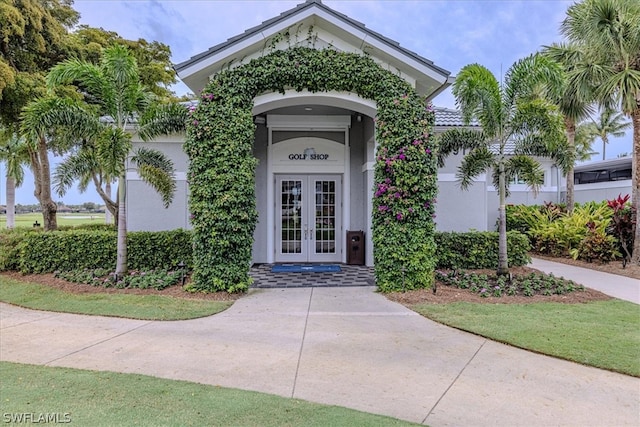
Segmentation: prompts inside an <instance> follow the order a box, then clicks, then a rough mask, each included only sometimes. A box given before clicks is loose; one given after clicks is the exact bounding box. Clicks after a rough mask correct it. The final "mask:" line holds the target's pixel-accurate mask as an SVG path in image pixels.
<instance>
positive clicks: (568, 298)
mask: <svg viewBox="0 0 640 427" xmlns="http://www.w3.org/2000/svg"><path fill="white" fill-rule="evenodd" d="M552 260H555V259H552ZM510 270H511V272H512V274H514V275H516V274H519V275H522V274H529V273H531V272H536V273H539V271H537V270H534V269H532V268H529V267H513V268H511V269H510ZM472 271H473V272H476V273H477V274H487V275H491V274H493V273H494V270H469V272H472ZM0 274H1V275H2V276H4V277H8V278H11V279H15V280H20V281H24V282H32V283H38V284H41V285H45V286H51V287H53V288H56V289H59V290H61V291H64V292H69V293H73V294H95V293H106V294H134V295H164V296H171V297H177V298H188V299H199V300H210V301H235V300H237V299H238V298H240V297H242V295H243V294H230V293H228V292H215V293H191V292H186V291H184V290H183V289H182V287H181V286H180V285H175V286H170V287H168V288H166V289H163V290H161V291H158V290H155V289H115V288H104V287H101V286H89V285H86V284H80V283H72V282H67V281H66V280H63V279H60V278H56V277H54V275H53V274H27V275H24V274H21V273H18V272H3V273H0ZM436 289H437V290H436V293H435V294H434V293H433V291H432V290H431V289H426V290H425V289H420V290H414V291H407V292H392V293H389V294H386V296H387V298H389V299H390V300H392V301H396V302H398V303H401V304H403V305H407V306H411V305H414V304H421V303H431V304H447V303H452V302H473V303H480V304H529V303H536V302H560V303H565V304H576V303H586V302H590V301H603V300H608V299H611V297H610V296H608V295H605V294H603V293H602V292H598V291H596V290H593V289H589V288H586V289H585V290H584V291H575V292H571V293H569V294H565V295H550V296H545V295H534V296H531V297H526V296H506V295H505V296H502V297H492V296H489V297H486V298H483V297H481V296H480V295H478V294H476V293H473V292H471V291H469V290H467V289H458V288H454V287H451V286H446V285H444V284H442V283H438V284H437V288H436Z"/></svg>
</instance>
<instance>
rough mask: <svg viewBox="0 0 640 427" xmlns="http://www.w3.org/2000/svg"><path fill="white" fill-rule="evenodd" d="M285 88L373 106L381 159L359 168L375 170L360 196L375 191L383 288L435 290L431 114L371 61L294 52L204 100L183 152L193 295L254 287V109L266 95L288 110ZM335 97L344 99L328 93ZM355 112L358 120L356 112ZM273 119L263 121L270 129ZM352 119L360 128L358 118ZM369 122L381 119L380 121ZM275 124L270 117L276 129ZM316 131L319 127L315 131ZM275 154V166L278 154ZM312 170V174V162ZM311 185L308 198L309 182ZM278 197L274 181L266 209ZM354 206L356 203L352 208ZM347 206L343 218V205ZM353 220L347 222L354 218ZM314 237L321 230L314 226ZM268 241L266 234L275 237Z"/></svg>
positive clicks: (228, 75) (235, 76) (226, 80)
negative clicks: (186, 162) (186, 160)
mask: <svg viewBox="0 0 640 427" xmlns="http://www.w3.org/2000/svg"><path fill="white" fill-rule="evenodd" d="M287 90H294V91H295V92H298V93H301V92H303V91H305V90H306V91H308V92H309V93H311V94H314V95H315V94H322V95H323V96H325V97H326V98H327V99H332V98H333V99H334V101H332V102H339V100H340V98H342V99H343V100H346V102H351V103H354V104H355V105H362V104H363V103H362V102H356V101H355V100H354V99H352V97H351V96H350V95H349V94H352V93H353V94H357V96H358V97H360V98H362V99H365V100H370V101H372V102H373V104H371V102H370V103H369V105H368V106H367V107H368V108H373V105H375V107H376V108H375V117H376V123H375V128H374V129H373V131H372V135H374V137H373V139H372V143H373V145H374V147H373V148H372V149H371V150H370V153H371V154H373V152H375V158H374V159H373V160H372V161H371V162H363V163H361V165H360V168H362V165H363V164H364V165H365V170H366V168H367V166H366V165H367V164H372V168H371V170H372V173H370V174H368V177H370V178H373V179H372V180H371V182H366V183H365V182H364V181H363V186H362V188H369V189H371V192H373V194H372V195H371V197H367V200H370V202H369V201H368V202H367V203H368V204H367V206H368V210H369V211H370V215H368V217H369V218H371V222H370V224H371V230H372V235H373V236H372V241H373V245H374V251H373V255H374V264H375V271H376V282H377V285H378V286H379V287H380V288H381V289H383V290H389V289H393V288H394V287H398V286H403V285H402V284H403V283H404V284H406V283H409V284H410V286H411V287H424V286H429V285H430V284H431V283H432V282H433V269H434V265H435V262H434V252H435V245H434V242H433V231H434V224H433V220H432V215H433V212H434V198H435V195H436V192H437V188H436V163H435V157H434V152H433V151H432V150H431V146H430V144H429V135H430V133H429V129H430V126H431V125H432V120H433V115H432V114H431V113H430V111H429V109H428V106H427V105H426V104H425V101H424V100H423V99H422V98H420V97H419V96H418V95H417V93H416V92H415V90H414V89H413V88H412V87H411V86H410V85H409V84H408V83H407V82H406V81H405V80H403V79H402V78H400V77H399V76H397V75H395V74H393V73H391V72H390V71H387V70H384V69H383V68H381V67H380V66H379V65H378V64H376V63H375V62H374V61H373V60H372V59H371V58H369V57H366V56H362V55H358V54H351V53H344V52H338V51H336V50H333V49H323V50H316V49H313V48H304V47H295V48H291V49H287V50H282V51H275V52H273V53H271V54H268V55H265V56H263V57H260V58H257V59H253V60H251V61H250V62H249V63H248V64H245V65H240V66H238V67H236V68H233V69H231V70H227V71H222V72H220V73H218V74H216V75H215V76H213V78H212V80H211V82H210V83H209V84H208V85H207V87H206V88H205V89H204V90H203V92H202V94H201V102H200V104H199V106H198V108H197V109H196V110H195V111H194V112H193V114H192V120H191V121H190V123H189V127H188V132H187V141H186V143H185V145H184V148H185V151H186V153H187V155H188V156H189V160H190V163H189V173H188V179H189V181H190V191H191V195H190V200H189V208H190V211H191V214H192V216H193V217H192V223H193V229H194V275H193V279H194V285H193V287H194V289H196V290H199V289H204V290H216V289H226V290H232V291H234V290H242V289H246V288H247V286H248V284H249V282H250V279H249V276H248V269H249V266H250V265H251V263H252V261H253V256H254V252H255V247H254V244H253V243H254V242H253V240H254V236H259V235H261V234H258V233H255V232H256V231H257V228H256V227H257V225H259V224H261V223H260V221H259V212H258V209H257V206H258V204H259V200H258V198H259V197H261V194H260V193H259V192H257V191H256V190H257V188H256V183H258V181H257V179H256V178H257V174H259V172H260V169H259V168H260V167H261V166H260V164H262V163H261V162H259V160H260V157H259V156H256V154H255V153H256V148H255V146H256V128H255V117H256V115H257V114H256V112H257V111H254V106H255V105H256V99H257V98H258V97H260V96H265V94H270V93H274V94H277V95H274V96H275V97H276V98H277V96H278V95H279V98H280V99H281V101H280V102H284V103H286V102H289V101H287V96H286V93H287ZM333 93H337V94H340V95H339V96H338V97H335V96H334V97H332V96H330V95H327V94H333ZM302 96H307V95H305V94H301V97H302ZM336 98H337V99H338V100H335V99H336ZM274 102H275V98H274ZM294 102H295V101H294ZM264 104H265V105H266V104H267V102H265V103H264ZM295 105H300V103H299V102H296V103H295ZM314 105H322V104H314ZM290 107H291V106H286V105H285V106H283V107H282V108H283V109H286V108H290ZM311 108H313V107H311ZM334 108H340V107H334ZM358 108H363V109H364V108H365V107H358ZM265 111H267V110H265ZM350 111H355V112H357V111H358V109H357V108H356V109H353V110H350ZM272 112H273V111H272ZM270 116H271V115H267V116H266V117H264V120H266V122H267V124H268V123H269V121H270ZM273 116H275V114H274V115H273ZM282 116H285V118H284V120H282V121H281V124H282V123H285V124H286V120H287V118H286V116H291V114H282ZM345 117H349V121H350V122H352V120H353V116H352V115H351V114H349V115H348V116H346V115H345ZM368 117H373V113H372V115H371V116H368ZM274 119H275V117H272V118H271V121H272V122H273V120H274ZM298 119H299V118H296V119H295V120H290V119H289V120H290V122H291V121H293V122H294V123H289V125H291V126H295V123H298V122H299V120H298ZM356 120H357V117H356ZM371 123H373V122H371ZM320 125H321V124H320V123H318V126H320ZM305 126H309V124H308V123H307V124H305ZM315 129H316V128H315V127H313V126H311V127H309V129H308V131H314V130H315ZM286 130H287V129H283V131H286ZM293 130H294V131H295V130H296V129H293ZM322 130H328V129H327V128H323V129H322ZM268 132H271V131H270V130H268ZM307 137H313V135H311V136H307ZM272 142H273V141H272ZM346 146H348V145H345V147H346ZM376 146H377V147H378V148H377V149H376ZM306 148H310V149H311V148H314V147H305V149H306ZM267 150H273V147H271V148H269V147H267ZM309 153H311V151H309ZM352 153H353V151H352V150H346V149H345V155H346V156H347V157H348V158H345V159H343V161H344V166H343V167H344V169H345V170H347V165H348V170H349V171H350V173H349V174H348V176H346V175H344V174H343V180H344V179H347V178H348V179H351V178H352V176H353V175H352V174H351V172H352V171H353V170H354V168H353V163H352V160H353V158H352V157H350V156H351V154H352ZM367 153H369V151H367ZM271 154H272V157H271V158H270V159H271V160H273V154H274V153H273V152H272V153H271ZM291 154H293V155H294V157H293V159H292V160H293V161H306V158H304V157H303V158H296V157H295V155H296V154H298V155H300V154H302V155H303V156H304V155H305V152H304V150H303V152H302V153H291ZM316 154H317V153H316ZM321 154H323V153H321ZM324 154H326V153H324ZM287 158H288V157H287ZM316 159H317V158H316ZM256 165H258V167H256ZM266 167H267V168H271V171H270V172H269V171H267V175H266V176H267V180H268V182H267V186H269V185H271V178H272V176H273V177H274V178H275V175H276V173H275V172H276V171H275V170H274V169H275V165H274V164H273V163H272V164H271V165H269V164H267V166H266ZM305 167H307V168H309V167H310V166H307V164H306V163H305ZM361 173H362V171H361ZM292 181H295V180H292ZM303 181H304V180H303ZM321 181H322V180H321ZM324 181H329V180H324ZM368 184H371V185H368ZM301 185H303V184H302V183H301ZM306 185H307V191H308V189H309V187H308V186H309V185H311V184H306ZM294 186H295V185H294ZM293 188H294V187H292V186H291V185H289V188H288V189H287V191H293ZM347 188H349V189H351V188H352V187H351V186H349V187H347ZM343 193H344V191H343ZM275 199H276V197H275V182H274V183H273V190H272V191H271V193H270V192H269V191H267V203H270V202H271V200H273V202H274V203H275V201H276V200H275ZM294 201H295V200H293V201H292V202H294ZM363 203H364V202H363ZM350 206H351V204H350V203H349V206H348V207H347V208H348V209H350ZM341 208H342V209H343V210H344V209H345V206H344V205H343V206H342V207H341ZM269 212H272V214H271V215H272V216H273V221H266V226H267V227H271V225H272V224H273V225H274V226H275V215H276V214H275V212H276V211H275V207H274V209H273V211H271V210H270V209H268V210H267V215H269ZM342 216H343V217H344V213H342ZM351 217H352V214H349V219H351ZM281 220H282V218H281ZM313 230H314V232H315V230H316V229H315V227H314V229H313ZM300 231H301V232H303V230H300ZM280 232H281V233H282V230H280ZM269 233H270V232H269V231H267V237H268V235H269ZM341 233H342V231H340V234H341ZM294 235H295V230H294ZM337 238H339V236H336V239H337ZM272 240H273V246H271V245H269V246H271V247H267V250H268V251H269V250H271V248H275V247H276V243H275V241H276V240H277V239H275V231H274V238H273V239H272ZM280 240H281V239H280ZM322 240H324V239H322ZM280 243H281V245H282V242H280ZM281 245H280V246H281ZM294 247H295V245H294ZM274 256H275V254H274Z"/></svg>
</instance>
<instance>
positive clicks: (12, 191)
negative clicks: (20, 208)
mask: <svg viewBox="0 0 640 427" xmlns="http://www.w3.org/2000/svg"><path fill="white" fill-rule="evenodd" d="M15 226H16V180H15V179H14V178H13V177H10V176H8V177H7V228H14V227H15Z"/></svg>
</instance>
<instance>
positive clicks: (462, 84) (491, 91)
mask: <svg viewBox="0 0 640 427" xmlns="http://www.w3.org/2000/svg"><path fill="white" fill-rule="evenodd" d="M452 92H453V95H454V96H455V97H456V103H457V104H458V107H459V108H460V111H461V112H462V119H463V122H464V123H465V124H469V123H470V122H471V120H472V119H473V118H476V119H477V120H478V121H479V122H480V124H481V125H482V129H483V131H484V132H485V133H486V134H487V135H490V136H492V137H493V136H496V135H498V133H499V130H500V129H501V126H502V123H503V122H504V117H502V115H503V110H502V103H501V92H500V85H499V84H498V81H497V80H496V78H495V77H494V75H493V74H492V73H491V71H489V70H488V69H487V68H486V67H484V66H482V65H479V64H470V65H467V66H465V67H463V68H462V70H460V73H459V74H458V76H457V77H456V81H455V82H454V84H453V89H452Z"/></svg>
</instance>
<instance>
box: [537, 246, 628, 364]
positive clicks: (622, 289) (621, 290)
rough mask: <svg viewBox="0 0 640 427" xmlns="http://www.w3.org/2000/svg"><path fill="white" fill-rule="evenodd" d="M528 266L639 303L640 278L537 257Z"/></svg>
mask: <svg viewBox="0 0 640 427" xmlns="http://www.w3.org/2000/svg"><path fill="white" fill-rule="evenodd" d="M530 266H531V267H532V268H535V269H537V270H540V271H543V272H545V273H553V274H554V275H555V276H557V277H564V278H565V279H570V280H573V281H574V282H576V283H581V284H582V285H584V286H586V287H588V288H591V289H596V290H598V291H600V292H602V293H605V294H607V295H611V296H612V297H616V298H619V299H623V300H626V301H631V302H635V303H636V304H640V280H637V279H632V278H630V277H624V276H618V275H617V274H609V273H603V272H601V271H596V270H590V269H588V268H581V267H574V266H572V265H567V264H562V263H559V262H552V261H547V260H544V259H539V258H533V262H532V263H531V264H530ZM638 357H640V355H639V356H638Z"/></svg>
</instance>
